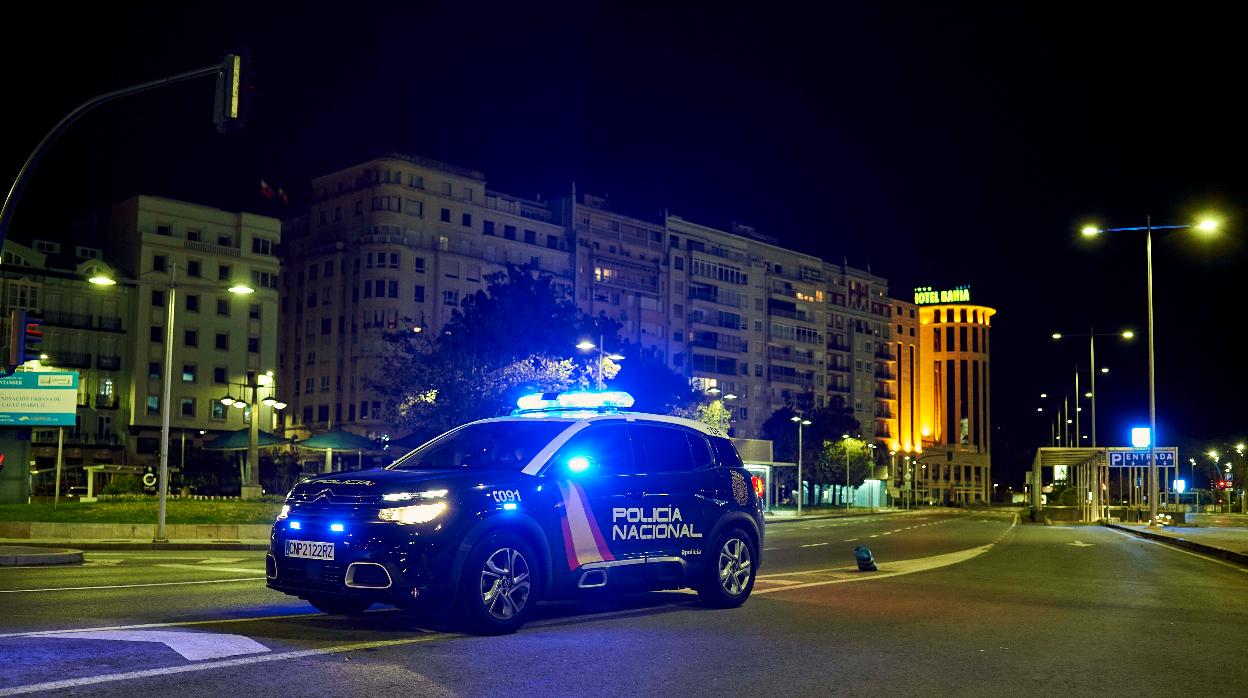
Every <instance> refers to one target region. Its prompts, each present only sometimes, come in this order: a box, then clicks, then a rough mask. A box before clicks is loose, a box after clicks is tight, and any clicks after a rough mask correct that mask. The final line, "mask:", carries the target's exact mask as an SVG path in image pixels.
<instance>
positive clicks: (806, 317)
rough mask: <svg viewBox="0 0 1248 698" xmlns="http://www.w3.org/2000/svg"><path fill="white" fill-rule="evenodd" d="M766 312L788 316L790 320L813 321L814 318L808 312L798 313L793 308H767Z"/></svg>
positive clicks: (776, 315)
mask: <svg viewBox="0 0 1248 698" xmlns="http://www.w3.org/2000/svg"><path fill="white" fill-rule="evenodd" d="M767 314H768V315H772V316H775V317H782V318H788V319H790V320H801V321H802V322H814V321H815V318H814V317H812V316H811V314H810V313H799V312H797V311H793V310H784V309H783V308H768V309H767Z"/></svg>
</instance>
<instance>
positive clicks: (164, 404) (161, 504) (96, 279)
mask: <svg viewBox="0 0 1248 698" xmlns="http://www.w3.org/2000/svg"><path fill="white" fill-rule="evenodd" d="M177 275H178V265H177V263H176V262H172V263H170V265H169V279H168V281H167V283H161V282H156V281H145V280H142V279H135V280H131V281H122V282H118V281H117V280H116V279H112V278H109V277H107V276H101V275H96V276H92V277H91V278H89V279H87V281H88V282H90V283H92V284H95V285H96V286H101V287H108V286H116V285H117V284H118V283H121V284H122V285H124V286H131V287H139V286H164V287H166V288H167V289H168V296H167V297H166V298H165V305H166V308H167V311H166V315H165V364H164V367H163V369H162V370H163V372H164V376H163V378H164V385H163V390H162V392H163V396H162V397H161V405H160V407H161V410H160V477H159V480H160V483H159V489H158V492H159V495H158V504H157V507H156V538H155V541H154V542H162V543H163V542H165V541H166V540H167V538H165V510H166V506H165V503H166V499H167V498H168V496H169V400H170V393H171V391H172V389H173V323H174V317H175V314H174V313H175V310H176V308H177V305H178V304H177V290H178V288H179V284H178V283H177ZM181 287H183V288H205V289H217V290H219V287H217V286H213V285H210V284H185V283H184V284H182V285H181ZM227 290H229V291H230V292H231V293H234V294H240V295H245V294H248V293H252V292H253V291H255V289H253V288H251V287H250V286H245V285H243V284H234V285H233V286H231V287H230V288H229V289H227Z"/></svg>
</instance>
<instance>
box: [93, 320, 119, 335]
mask: <svg viewBox="0 0 1248 698" xmlns="http://www.w3.org/2000/svg"><path fill="white" fill-rule="evenodd" d="M96 320H97V321H98V323H99V324H98V327H99V328H100V329H101V330H107V331H109V332H121V331H122V329H121V318H119V317H102V318H96Z"/></svg>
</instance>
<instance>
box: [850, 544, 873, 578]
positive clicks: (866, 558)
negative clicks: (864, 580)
mask: <svg viewBox="0 0 1248 698" xmlns="http://www.w3.org/2000/svg"><path fill="white" fill-rule="evenodd" d="M854 560H855V561H856V562H857V563H858V571H859V572H875V571H876V567H875V557H874V556H873V555H871V549H870V548H868V547H867V546H865V545H860V546H858V547H857V548H854Z"/></svg>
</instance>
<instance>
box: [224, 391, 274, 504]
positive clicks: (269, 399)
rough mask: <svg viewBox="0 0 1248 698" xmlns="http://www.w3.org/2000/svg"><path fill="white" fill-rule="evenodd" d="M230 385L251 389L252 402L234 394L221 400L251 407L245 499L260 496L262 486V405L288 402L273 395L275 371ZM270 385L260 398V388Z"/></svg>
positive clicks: (243, 488) (244, 488)
mask: <svg viewBox="0 0 1248 698" xmlns="http://www.w3.org/2000/svg"><path fill="white" fill-rule="evenodd" d="M229 385H237V386H239V387H241V388H243V389H244V390H248V389H250V390H251V402H250V403H247V402H244V401H243V400H235V399H234V398H233V397H232V396H230V395H228V394H227V395H226V396H225V397H223V398H221V400H220V402H221V404H222V405H225V406H226V407H230V406H234V407H247V406H248V404H250V407H251V420H250V423H249V424H248V427H247V432H248V433H247V472H246V473H245V477H244V478H243V484H242V488H241V495H242V498H243V499H253V498H255V497H259V496H260V494H261V492H262V488H261V487H260V405H261V404H262V403H263V404H264V405H265V406H266V407H271V408H273V409H274V410H283V409H286V403H284V402H281V401H279V400H278V399H277V398H276V397H274V395H273V387H272V386H273V372H272V371H268V372H266V373H264V374H261V375H258V376H255V378H254V380H252V379H249V380H247V382H244V383H230V384H229ZM264 386H268V387H269V394H268V396H266V397H265V398H264V400H261V399H260V388H261V387H264Z"/></svg>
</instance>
